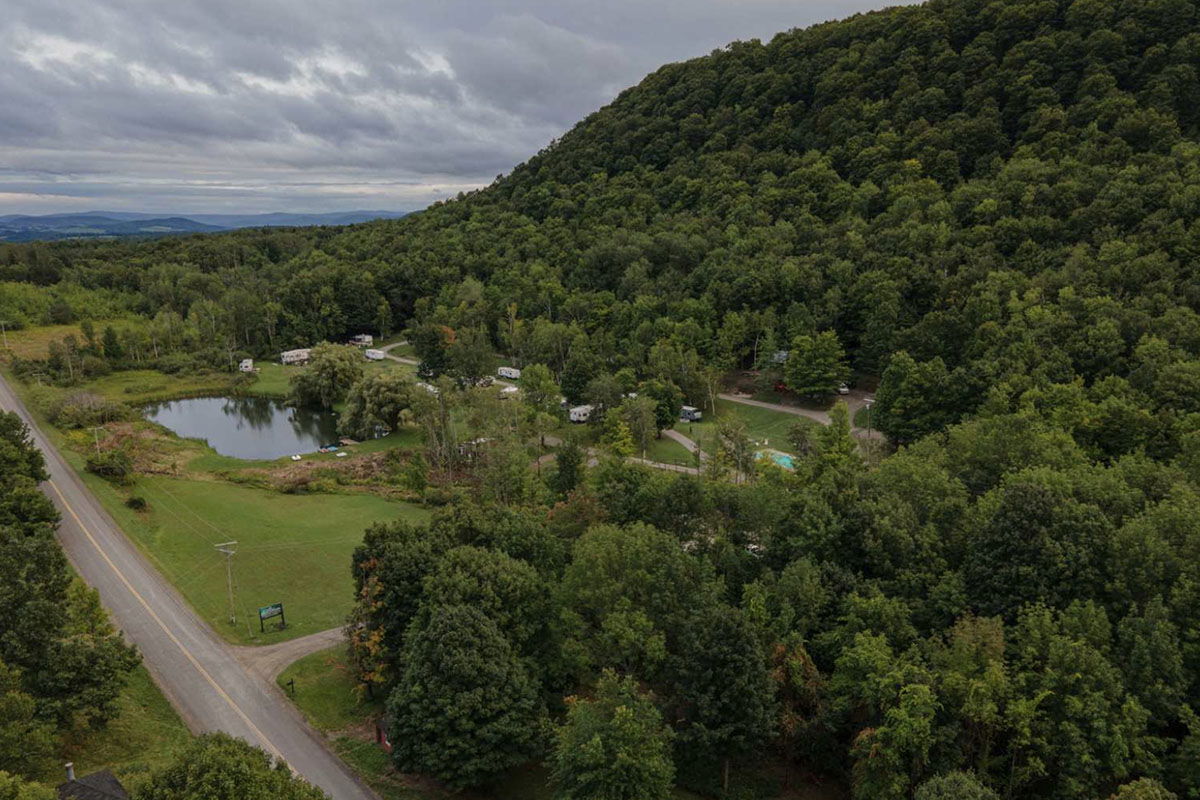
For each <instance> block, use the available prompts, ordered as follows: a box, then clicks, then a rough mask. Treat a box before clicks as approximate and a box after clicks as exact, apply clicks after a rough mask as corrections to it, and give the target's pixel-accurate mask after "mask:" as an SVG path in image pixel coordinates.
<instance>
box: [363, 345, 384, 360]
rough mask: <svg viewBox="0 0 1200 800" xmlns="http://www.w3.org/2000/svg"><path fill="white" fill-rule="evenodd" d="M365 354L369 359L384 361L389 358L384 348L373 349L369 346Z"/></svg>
mask: <svg viewBox="0 0 1200 800" xmlns="http://www.w3.org/2000/svg"><path fill="white" fill-rule="evenodd" d="M363 355H364V356H366V359H367V361H383V359H385V358H387V353H385V352H383V351H382V350H371V349H369V348H368V349H367V350H364V351H363Z"/></svg>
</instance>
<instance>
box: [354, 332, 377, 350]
mask: <svg viewBox="0 0 1200 800" xmlns="http://www.w3.org/2000/svg"><path fill="white" fill-rule="evenodd" d="M350 344H352V345H355V346H357V347H370V346H371V345H373V344H375V337H374V336H372V335H371V334H369V333H360V334H358V335H357V336H351V337H350Z"/></svg>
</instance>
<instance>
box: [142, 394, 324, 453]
mask: <svg viewBox="0 0 1200 800" xmlns="http://www.w3.org/2000/svg"><path fill="white" fill-rule="evenodd" d="M143 413H144V414H145V416H146V419H148V420H150V421H152V422H157V423H158V424H159V425H163V426H164V427H167V428H170V429H171V430H172V431H174V432H175V433H176V434H177V435H179V436H182V437H184V438H187V439H204V440H206V441H207V442H208V443H209V445H210V446H211V447H212V448H213V449H214V450H216V451H217V452H218V453H220V454H221V455H225V456H233V457H234V458H265V459H269V458H280V457H281V456H289V455H292V454H293V453H311V452H313V451H314V450H316V449H317V448H319V447H320V446H321V445H323V444H328V443H329V442H333V441H336V439H337V415H335V414H329V413H324V412H318V411H309V410H307V409H301V408H292V407H290V406H287V405H285V404H284V403H282V402H281V401H279V400H274V399H271V398H269V397H193V398H191V399H188V400H171V401H169V402H166V403H157V404H155V405H151V406H147V407H146V408H145V409H144V412H143Z"/></svg>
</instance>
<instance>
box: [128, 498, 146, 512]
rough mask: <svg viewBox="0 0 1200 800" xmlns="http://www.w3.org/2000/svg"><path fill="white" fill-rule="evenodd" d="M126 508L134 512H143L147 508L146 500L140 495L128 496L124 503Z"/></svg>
mask: <svg viewBox="0 0 1200 800" xmlns="http://www.w3.org/2000/svg"><path fill="white" fill-rule="evenodd" d="M125 507H126V508H132V509H133V510H134V511H145V510H146V508H147V503H146V498H144V497H142V496H140V495H136V494H134V495H130V496H129V498H128V499H127V500H126V501H125Z"/></svg>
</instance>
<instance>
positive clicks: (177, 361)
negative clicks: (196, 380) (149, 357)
mask: <svg viewBox="0 0 1200 800" xmlns="http://www.w3.org/2000/svg"><path fill="white" fill-rule="evenodd" d="M154 366H155V367H156V368H157V369H158V371H159V372H163V373H166V374H167V375H185V374H187V373H191V372H196V371H197V370H199V369H200V362H199V361H197V360H196V358H195V357H193V356H191V355H189V354H187V353H171V354H170V355H165V356H163V357H162V358H159V359H158V360H157V361H155V362H154Z"/></svg>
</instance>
